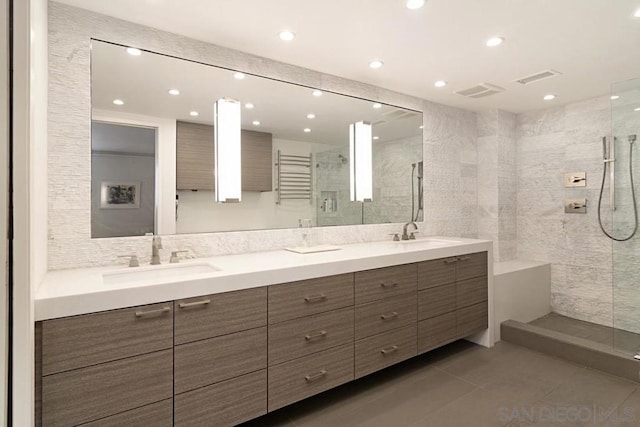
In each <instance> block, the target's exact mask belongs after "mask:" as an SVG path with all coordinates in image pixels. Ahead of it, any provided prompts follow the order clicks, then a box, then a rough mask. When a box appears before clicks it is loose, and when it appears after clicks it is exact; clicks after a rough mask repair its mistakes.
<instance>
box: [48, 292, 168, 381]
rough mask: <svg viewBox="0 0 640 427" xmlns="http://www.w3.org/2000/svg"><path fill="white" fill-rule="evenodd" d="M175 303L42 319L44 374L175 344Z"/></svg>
mask: <svg viewBox="0 0 640 427" xmlns="http://www.w3.org/2000/svg"><path fill="white" fill-rule="evenodd" d="M172 311H173V302H167V303H161V304H152V305H144V306H138V307H131V308H125V309H122V310H113V311H102V312H99V313H92V314H84V315H81V316H73V317H65V318H61V319H53V320H45V321H43V322H42V374H43V375H49V374H53V373H56V372H62V371H69V370H72V369H77V368H83V367H86V366H91V365H97V364H98V363H104V362H110V361H113V360H117V359H123V358H125V357H131V356H137V355H140V354H145V353H150V352H153V351H158V350H163V349H167V348H171V347H172V346H173V313H172Z"/></svg>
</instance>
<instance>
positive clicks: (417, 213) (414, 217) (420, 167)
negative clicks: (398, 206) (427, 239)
mask: <svg viewBox="0 0 640 427" xmlns="http://www.w3.org/2000/svg"><path fill="white" fill-rule="evenodd" d="M417 166H418V176H417V178H418V209H417V210H416V208H415V199H416V196H415V179H414V175H415V172H416V163H411V222H415V221H418V217H419V216H420V212H421V211H422V212H424V211H423V208H424V192H423V183H422V181H423V178H424V163H423V162H418V163H417ZM414 212H415V215H414Z"/></svg>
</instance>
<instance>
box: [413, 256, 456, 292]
mask: <svg viewBox="0 0 640 427" xmlns="http://www.w3.org/2000/svg"><path fill="white" fill-rule="evenodd" d="M456 263H457V258H456V257H451V258H440V259H434V260H431V261H423V262H420V263H418V290H420V289H428V288H432V287H434V286H440V285H446V284H447V283H453V282H455V281H456Z"/></svg>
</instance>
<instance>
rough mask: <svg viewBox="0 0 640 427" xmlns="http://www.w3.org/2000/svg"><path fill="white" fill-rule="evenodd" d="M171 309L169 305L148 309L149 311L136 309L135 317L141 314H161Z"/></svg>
mask: <svg viewBox="0 0 640 427" xmlns="http://www.w3.org/2000/svg"><path fill="white" fill-rule="evenodd" d="M168 311H171V307H162V308H158V309H157V310H149V311H136V317H142V316H150V315H152V314H162V313H166V312H168Z"/></svg>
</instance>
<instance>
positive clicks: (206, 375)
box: [174, 327, 267, 394]
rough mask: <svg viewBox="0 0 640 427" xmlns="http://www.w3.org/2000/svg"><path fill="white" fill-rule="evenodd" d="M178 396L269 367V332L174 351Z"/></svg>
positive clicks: (246, 333) (247, 333)
mask: <svg viewBox="0 0 640 427" xmlns="http://www.w3.org/2000/svg"><path fill="white" fill-rule="evenodd" d="M174 354H175V363H174V376H175V378H174V390H175V393H176V394H179V393H184V392H186V391H189V390H194V389H196V388H199V387H204V386H207V385H210V384H215V383H217V382H220V381H224V380H228V379H230V378H233V377H237V376H239V375H244V374H247V373H249V372H254V371H258V370H260V369H264V368H266V367H267V328H266V327H263V328H258V329H251V330H249V331H243V332H237V333H235V334H229V335H223V336H221V337H216V338H210V339H207V340H202V341H195V342H192V343H188V344H183V345H178V346H176V347H175V350H174Z"/></svg>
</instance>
